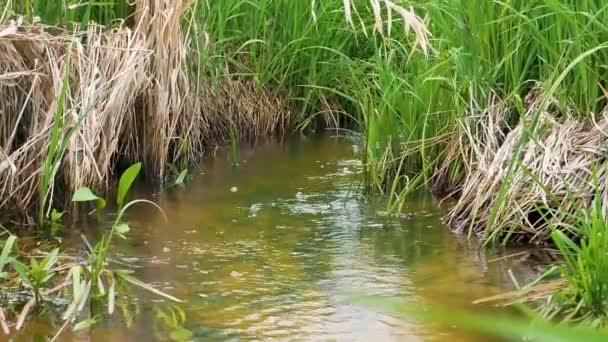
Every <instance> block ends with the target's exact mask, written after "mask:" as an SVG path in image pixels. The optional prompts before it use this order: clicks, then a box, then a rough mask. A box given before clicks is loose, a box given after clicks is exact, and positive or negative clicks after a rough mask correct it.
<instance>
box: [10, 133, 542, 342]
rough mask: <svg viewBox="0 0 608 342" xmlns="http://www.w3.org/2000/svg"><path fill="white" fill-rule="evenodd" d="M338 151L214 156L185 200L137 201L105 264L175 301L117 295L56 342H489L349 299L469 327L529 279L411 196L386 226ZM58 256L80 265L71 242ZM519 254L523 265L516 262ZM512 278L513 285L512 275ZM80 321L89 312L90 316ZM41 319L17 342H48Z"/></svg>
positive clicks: (318, 147) (501, 253)
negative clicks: (120, 266)
mask: <svg viewBox="0 0 608 342" xmlns="http://www.w3.org/2000/svg"><path fill="white" fill-rule="evenodd" d="M354 144H355V142H354V141H352V140H350V139H347V138H335V137H325V138H318V139H317V138H314V139H313V138H308V139H306V138H301V139H297V140H296V141H294V142H290V143H287V144H280V143H275V142H267V143H262V144H259V145H257V146H256V147H255V148H242V149H241V150H240V151H239V161H240V165H239V166H238V167H233V166H232V162H231V155H230V154H229V153H224V152H221V151H219V152H218V153H217V155H216V156H215V157H214V158H213V157H212V158H209V159H208V160H207V161H205V162H203V163H201V165H200V168H199V169H198V170H197V171H192V172H191V179H189V180H188V182H186V184H185V186H184V187H181V188H173V189H169V190H166V191H164V192H161V193H151V192H150V191H149V190H147V189H146V187H145V186H140V187H139V188H138V189H137V191H136V193H135V194H134V197H145V198H149V199H151V200H153V201H155V202H157V203H158V204H159V205H160V206H161V207H162V208H163V210H164V211H165V213H166V215H167V220H164V219H163V216H162V215H161V214H159V213H158V211H156V210H155V209H153V208H151V207H145V206H141V207H137V208H136V209H134V210H133V211H131V212H130V214H129V217H128V221H129V222H130V223H131V226H132V231H131V232H130V233H129V234H128V239H126V240H120V241H117V243H116V244H115V246H114V248H113V251H112V253H113V256H114V257H115V258H116V259H118V260H121V261H122V262H123V263H125V264H126V265H128V266H129V267H130V268H131V269H132V270H133V271H134V272H135V274H134V275H135V276H136V277H138V278H139V279H142V280H144V281H146V282H149V283H150V284H152V285H154V286H155V287H156V288H158V289H160V290H162V291H164V292H167V293H169V294H171V295H173V296H176V297H178V298H180V299H182V300H184V303H181V304H173V303H170V302H168V301H167V300H165V299H163V298H161V297H157V296H155V295H153V294H150V293H148V292H146V291H140V290H131V291H128V293H125V292H123V293H121V296H120V297H119V303H117V310H116V313H115V314H114V315H113V316H112V317H110V318H104V319H102V320H100V321H99V322H98V324H97V325H95V326H94V327H93V328H90V329H84V330H82V331H78V332H70V331H66V332H65V333H64V334H62V336H61V338H60V339H59V340H62V341H63V340H65V341H142V342H143V341H170V340H176V341H180V340H193V341H242V340H260V341H286V340H289V341H294V340H295V341H487V340H488V338H487V337H484V336H482V335H478V334H474V333H470V332H466V331H462V330H460V329H458V327H453V326H445V325H440V324H432V323H420V322H417V321H416V320H414V319H406V318H403V317H394V316H391V315H388V314H385V313H383V312H381V311H380V310H377V309H374V308H373V307H368V306H366V305H363V304H360V303H359V302H358V301H357V300H354V299H353V298H355V297H358V296H371V297H372V298H398V299H401V300H404V301H406V302H408V303H411V304H412V305H416V307H421V308H431V307H438V308H445V309H450V310H455V311H459V310H460V311H473V312H480V313H494V312H500V310H499V309H495V308H491V307H488V306H480V305H473V304H472V302H473V301H474V300H476V299H479V298H483V297H487V296H491V295H495V294H499V293H502V292H505V291H508V290H512V289H514V281H513V278H515V279H516V280H517V281H518V282H520V283H522V284H524V283H526V282H528V281H530V280H532V279H534V277H535V276H536V275H537V270H536V268H537V266H538V265H537V264H536V263H537V262H536V261H533V260H531V259H530V258H526V257H509V256H511V255H514V254H515V253H519V254H516V255H524V256H525V255H526V254H525V253H523V254H522V253H520V252H521V250H518V249H485V248H481V246H480V245H479V243H478V242H476V241H474V240H472V239H467V238H466V236H460V235H457V234H454V233H453V232H451V231H450V230H449V229H448V228H447V227H446V226H445V225H444V224H443V223H442V221H441V217H442V216H443V215H444V214H445V209H441V208H442V206H441V205H440V203H439V202H438V200H436V199H434V198H433V197H432V196H431V195H429V194H427V193H425V192H421V193H418V194H414V196H413V197H412V198H411V199H410V200H409V201H408V202H407V203H406V205H405V206H404V209H403V212H402V213H401V214H399V215H397V216H387V215H386V213H385V210H386V202H385V199H383V198H381V197H379V196H363V194H362V189H361V184H360V178H361V177H360V174H361V171H362V166H361V163H360V161H359V159H358V157H357V155H356V154H355V150H356V148H355V147H354ZM75 230H76V231H78V233H74V237H67V238H66V241H65V244H66V245H68V246H71V248H72V251H73V252H77V251H80V252H81V249H82V248H81V245H80V242H79V239H78V238H77V235H78V234H79V232H80V230H83V231H85V232H86V233H87V234H88V235H89V236H90V239H91V240H94V238H95V237H94V236H93V233H92V232H91V231H90V230H87V229H86V227H84V226H82V227H78V229H75ZM524 252H525V251H524ZM509 273H511V274H512V276H511V275H510V274H509ZM87 314H88V315H91V316H92V314H91V312H88V313H87ZM56 316H57V315H55V314H53V313H43V314H42V315H40V317H39V318H38V319H36V320H35V321H34V322H32V323H29V324H27V325H26V328H25V329H24V330H23V331H21V332H19V334H18V335H16V336H14V339H13V340H15V341H32V340H34V341H35V340H38V338H39V337H41V336H52V335H53V332H54V331H56V330H57V329H58V327H59V326H60V325H61V322H59V321H58V318H57V317H56Z"/></svg>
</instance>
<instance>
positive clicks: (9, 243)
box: [0, 235, 17, 278]
mask: <svg viewBox="0 0 608 342" xmlns="http://www.w3.org/2000/svg"><path fill="white" fill-rule="evenodd" d="M15 241H17V237H16V236H15V235H11V236H9V238H8V239H7V240H6V242H5V243H4V247H3V248H2V254H0V272H1V271H2V269H3V268H4V266H5V265H6V264H7V263H8V262H9V254H10V253H11V251H12V250H13V245H14V244H15ZM0 278H1V276H0Z"/></svg>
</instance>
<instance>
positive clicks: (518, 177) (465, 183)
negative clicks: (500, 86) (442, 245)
mask: <svg viewBox="0 0 608 342" xmlns="http://www.w3.org/2000/svg"><path fill="white" fill-rule="evenodd" d="M539 104H540V96H539V93H538V92H532V93H531V94H530V95H529V96H528V99H527V106H528V112H527V115H526V120H523V121H522V122H520V123H519V124H517V125H516V126H515V127H512V128H509V127H508V125H507V124H506V115H507V114H508V113H509V108H508V106H507V105H506V104H505V103H502V102H501V101H500V100H499V99H498V97H496V96H494V97H493V98H492V100H491V102H490V104H489V105H488V106H487V109H486V110H485V111H483V112H482V113H481V114H480V115H479V116H477V117H469V118H467V119H465V121H463V122H462V123H461V125H460V126H459V130H460V132H459V134H457V138H456V142H455V143H454V144H452V145H453V147H454V150H453V152H452V153H451V155H450V154H449V155H448V156H451V157H450V158H447V161H446V163H445V164H442V165H441V166H440V168H439V169H438V173H437V177H439V178H438V179H440V180H441V179H443V180H445V179H446V177H445V173H446V170H447V169H448V167H447V166H448V165H449V164H450V163H451V162H452V161H453V160H455V159H456V158H455V157H456V155H457V154H460V155H459V158H462V159H461V160H464V161H465V162H464V166H463V168H464V172H463V175H464V177H463V178H462V181H460V182H456V183H455V184H451V187H452V188H451V192H452V194H456V195H457V197H458V201H457V203H456V205H455V206H454V207H453V208H452V209H451V210H450V212H449V214H448V216H447V221H448V223H449V224H450V225H451V226H452V227H454V228H455V229H456V230H459V231H467V232H470V233H476V234H478V235H480V236H483V237H485V238H487V239H490V240H493V239H495V238H498V237H506V236H508V237H509V238H510V239H509V240H510V241H513V240H518V239H519V240H524V241H526V242H532V243H543V242H546V241H547V240H548V239H549V238H550V234H551V230H552V229H553V228H554V227H560V226H563V223H567V222H571V221H572V219H573V217H574V216H575V215H576V212H577V210H580V209H581V208H589V206H590V204H591V202H592V200H593V197H594V195H595V194H596V193H599V194H600V195H601V198H603V199H604V203H608V176H607V175H606V172H607V170H608V158H607V156H608V150H607V145H606V142H607V140H608V139H607V137H608V116H607V115H606V114H608V112H607V111H605V112H604V113H603V114H602V115H601V118H600V120H598V121H594V122H592V123H590V122H584V121H582V120H580V119H575V118H571V117H570V115H569V116H568V118H566V119H562V120H560V119H558V117H559V115H558V113H559V111H558V109H557V108H558V106H557V104H554V105H552V106H550V107H549V109H548V110H546V111H543V112H541V113H540V114H539V113H538V112H539ZM536 115H538V116H536ZM534 118H536V119H537V120H538V121H537V124H536V125H535V126H533V125H531V123H532V121H533V120H534ZM531 126H533V127H534V129H533V130H530V127H531ZM456 151H460V152H456ZM514 154H515V158H514ZM598 180H599V181H598ZM437 185H439V186H446V182H438V183H437ZM607 209H608V206H604V211H605V212H604V214H605V215H606V214H608V213H606V210H607ZM568 234H573V232H568Z"/></svg>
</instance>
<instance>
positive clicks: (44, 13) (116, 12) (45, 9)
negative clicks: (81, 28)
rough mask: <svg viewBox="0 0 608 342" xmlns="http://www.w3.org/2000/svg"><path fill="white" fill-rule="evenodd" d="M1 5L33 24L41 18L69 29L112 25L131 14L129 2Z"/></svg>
mask: <svg viewBox="0 0 608 342" xmlns="http://www.w3.org/2000/svg"><path fill="white" fill-rule="evenodd" d="M0 5H3V6H2V7H6V8H8V9H10V10H11V11H12V12H14V13H17V14H21V15H24V16H25V18H26V19H27V20H29V21H30V22H31V21H33V20H34V18H36V17H38V18H40V20H41V21H42V22H43V23H45V24H49V25H59V26H68V27H70V25H71V23H80V24H87V23H89V22H91V21H94V22H96V23H100V24H110V23H111V22H112V21H114V20H117V19H124V18H126V17H127V16H128V14H129V3H128V1H127V0H0Z"/></svg>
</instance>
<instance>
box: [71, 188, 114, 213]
mask: <svg viewBox="0 0 608 342" xmlns="http://www.w3.org/2000/svg"><path fill="white" fill-rule="evenodd" d="M93 201H94V202H96V203H97V209H98V210H101V209H103V208H105V207H106V200H104V199H103V198H101V197H99V196H97V195H95V194H94V193H93V191H91V189H89V188H87V187H82V188H80V189H78V190H76V192H75V193H74V196H72V202H93Z"/></svg>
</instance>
